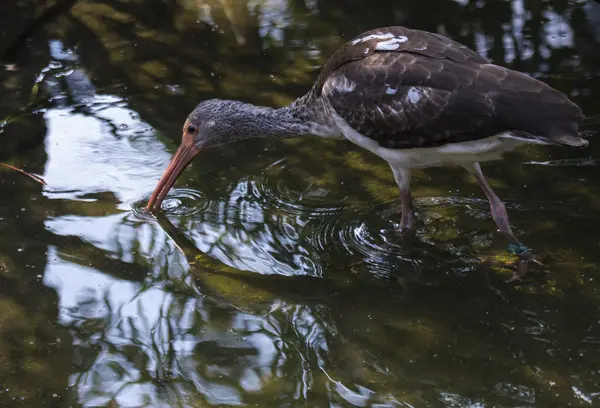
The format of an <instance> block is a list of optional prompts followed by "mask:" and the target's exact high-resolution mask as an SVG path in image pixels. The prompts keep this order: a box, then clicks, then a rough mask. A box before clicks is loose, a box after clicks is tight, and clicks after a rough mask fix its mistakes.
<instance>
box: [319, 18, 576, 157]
mask: <svg viewBox="0 0 600 408" xmlns="http://www.w3.org/2000/svg"><path fill="white" fill-rule="evenodd" d="M386 30H390V31H386ZM357 39H358V40H356V39H355V40H353V41H351V42H349V43H348V44H346V45H345V46H344V47H342V49H340V51H339V52H338V53H336V55H334V56H333V57H332V59H331V60H330V61H328V63H327V64H326V67H325V70H324V72H323V74H322V75H324V76H325V79H324V80H322V84H321V85H320V86H321V87H320V88H318V90H319V91H320V92H321V94H322V96H323V97H325V98H327V100H328V101H329V103H330V104H331V106H332V107H333V109H334V110H335V111H336V112H337V114H338V115H339V116H341V117H342V118H343V119H344V120H345V121H346V122H348V124H349V125H350V126H351V127H352V128H354V129H355V130H357V131H358V132H360V133H361V134H363V135H365V136H367V137H369V138H371V139H374V140H376V141H377V142H378V143H379V144H380V145H382V146H384V147H388V148H398V149H406V148H416V147H434V146H440V145H443V144H446V143H454V142H463V141H469V140H477V139H482V138H486V137H489V136H492V135H495V134H498V133H501V132H506V131H512V132H518V133H519V134H520V135H521V136H523V137H534V138H543V139H549V141H551V139H553V136H555V135H556V136H558V135H560V134H576V132H577V128H578V122H579V121H580V119H581V118H582V114H581V110H580V109H579V108H578V107H577V106H576V105H574V104H573V103H571V102H570V101H569V99H568V98H567V97H566V96H565V95H564V94H562V93H560V92H558V91H556V90H554V89H552V88H550V87H549V86H547V85H545V84H544V83H542V82H540V81H537V80H535V79H533V78H531V77H529V76H527V75H524V74H521V73H518V72H515V71H511V70H508V69H505V68H502V67H499V66H496V65H492V64H489V63H488V62H487V60H485V59H484V58H482V57H480V56H479V55H478V54H476V53H475V52H473V51H471V50H469V49H468V48H466V47H464V46H462V45H460V44H457V43H455V42H452V41H450V40H448V39H446V38H444V37H442V36H437V35H435V34H428V33H423V32H420V31H415V30H407V29H403V28H389V29H380V30H377V31H374V32H368V33H365V34H362V35H361V36H359V37H357ZM353 42H354V43H353ZM382 43H383V46H382V45H381V44H382ZM361 47H367V48H368V49H369V51H368V52H364V50H362V51H361ZM371 48H373V49H371ZM377 48H379V49H377ZM392 48H393V49H392ZM361 55H362V56H361ZM332 67H335V68H332ZM328 69H330V71H329V72H328V73H327V74H326V73H325V71H326V70H328ZM320 79H322V78H320ZM319 84H320V82H318V83H317V86H319Z"/></svg>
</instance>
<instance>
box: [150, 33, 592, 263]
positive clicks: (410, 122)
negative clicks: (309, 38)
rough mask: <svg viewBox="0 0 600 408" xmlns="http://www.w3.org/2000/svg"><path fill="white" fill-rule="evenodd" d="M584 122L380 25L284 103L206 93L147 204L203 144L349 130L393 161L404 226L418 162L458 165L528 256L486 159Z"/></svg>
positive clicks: (573, 109)
mask: <svg viewBox="0 0 600 408" xmlns="http://www.w3.org/2000/svg"><path fill="white" fill-rule="evenodd" d="M582 119H583V114H582V112H581V109H579V107H578V106H577V105H575V104H574V103H572V102H571V101H570V100H569V99H568V98H567V96H566V95H564V94H563V93H561V92H559V91H557V90H555V89H553V88H551V87H550V86H548V85H546V84H544V83H542V82H540V81H538V80H536V79H534V78H532V77H530V76H528V75H525V74H522V73H519V72H516V71H512V70H510V69H507V68H503V67H500V66H498V65H494V64H491V63H490V62H489V61H488V60H487V59H485V58H483V57H482V56H481V55H479V54H477V53H476V52H474V51H472V50H471V49H469V48H467V47H466V46H464V45H461V44H459V43H457V42H454V41H452V40H450V39H448V38H446V37H444V36H442V35H439V34H434V33H429V32H425V31H419V30H411V29H408V28H404V27H386V28H379V29H375V30H372V31H368V32H365V33H363V34H361V35H359V36H358V37H356V38H354V39H352V40H351V41H349V42H348V43H346V44H345V45H344V46H342V47H341V48H340V49H339V50H338V51H337V52H336V53H335V54H334V55H333V56H332V57H331V58H330V59H329V60H328V61H327V62H326V63H325V66H324V68H323V70H322V72H321V73H320V75H319V77H318V79H317V81H316V83H315V85H314V86H313V87H312V89H311V90H310V91H309V92H308V93H307V94H306V95H304V96H302V97H301V98H299V99H297V100H296V101H294V102H293V103H292V104H291V105H289V106H286V107H283V108H280V109H272V108H267V107H261V106H254V105H250V104H246V103H242V102H239V101H231V100H217V99H212V100H206V101H203V102H201V103H200V104H199V105H198V106H197V107H196V108H195V109H194V110H193V112H192V113H190V114H189V116H188V117H187V119H186V121H185V123H184V126H183V137H182V141H181V146H180V147H179V149H178V150H177V152H176V153H175V155H174V157H173V159H172V160H171V163H170V164H169V166H168V167H167V169H166V170H165V172H164V174H163V176H162V178H161V179H160V181H159V183H158V185H157V186H156V189H155V190H154V193H153V194H152V197H151V198H150V200H149V202H148V205H147V207H146V210H147V211H150V212H154V211H157V210H158V209H159V208H160V205H161V203H162V201H163V199H164V198H165V196H166V195H167V193H168V192H169V190H170V189H171V187H172V186H173V184H174V183H175V180H176V179H177V177H178V176H179V174H180V173H181V172H182V171H183V170H184V168H185V167H186V166H187V165H188V164H189V163H190V162H191V160H192V159H193V158H194V157H196V155H198V153H200V151H202V150H203V149H206V148H209V147H213V146H220V145H224V144H227V143H232V142H235V141H238V140H243V139H249V138H257V137H268V136H278V137H302V136H310V135H314V136H319V137H324V138H339V139H343V138H345V139H348V140H350V141H351V142H353V143H355V144H357V145H359V146H361V147H362V148H364V149H367V150H369V151H371V152H373V153H375V154H376V155H378V156H379V157H381V158H383V159H384V160H386V161H387V162H388V163H389V165H390V167H391V169H392V172H393V174H394V178H395V179H396V183H397V184H398V187H399V188H400V198H401V203H402V217H401V222H400V225H399V228H400V229H401V230H406V229H410V228H411V227H413V225H414V221H415V216H414V212H413V206H412V197H411V192H410V175H411V169H413V168H425V167H433V166H443V165H452V164H454V165H460V166H462V167H464V168H465V169H466V170H467V171H468V172H469V173H471V174H473V175H474V176H475V178H476V179H477V181H478V183H479V185H480V186H481V188H482V189H483V192H484V193H485V195H486V197H487V199H488V200H489V202H490V207H491V213H492V217H493V219H494V221H495V222H496V224H497V225H498V228H499V230H500V231H501V232H502V233H504V234H505V235H506V236H507V237H508V238H509V240H510V241H511V242H512V245H514V246H515V248H517V250H516V252H518V253H520V255H521V257H522V258H523V259H527V260H532V259H533V258H532V257H531V255H530V253H529V251H528V250H527V249H526V248H525V247H524V246H523V245H522V244H520V243H519V241H518V240H517V238H516V237H515V235H514V234H513V232H512V230H511V227H510V223H509V219H508V215H507V213H506V208H505V207H504V204H503V203H502V201H501V200H500V199H499V198H498V196H497V195H496V194H495V193H494V191H493V190H492V189H491V187H490V186H489V184H488V183H487V181H486V179H485V177H484V175H483V173H482V171H481V168H480V166H479V163H480V162H482V161H488V160H494V159H499V158H501V157H502V155H503V153H505V152H507V151H510V150H513V149H514V148H516V147H517V146H518V145H521V144H525V143H542V144H554V145H560V146H568V147H585V146H587V145H588V141H587V140H585V139H583V138H581V137H580V136H579V135H578V127H579V123H580V122H581V120H582Z"/></svg>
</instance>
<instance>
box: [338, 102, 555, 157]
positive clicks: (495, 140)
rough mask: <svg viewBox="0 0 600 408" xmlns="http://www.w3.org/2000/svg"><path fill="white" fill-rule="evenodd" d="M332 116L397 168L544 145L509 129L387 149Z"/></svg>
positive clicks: (355, 138) (347, 134)
mask: <svg viewBox="0 0 600 408" xmlns="http://www.w3.org/2000/svg"><path fill="white" fill-rule="evenodd" d="M333 118H334V120H335V122H336V124H337V125H338V126H339V127H340V129H341V130H342V133H343V134H344V136H345V137H346V139H348V140H350V141H351V142H353V143H355V144H357V145H358V146H360V147H362V148H363V149H366V150H369V151H370V152H373V153H375V154H376V155H377V156H379V157H381V158H383V159H384V160H386V161H387V162H388V163H389V164H390V165H391V166H392V167H395V168H425V167H437V166H445V165H451V164H456V165H462V164H470V163H474V162H483V161H490V160H497V159H500V158H501V157H502V155H503V154H504V153H506V152H509V151H511V150H514V149H515V148H516V147H517V146H519V145H522V144H527V143H529V144H531V143H538V144H539V143H542V144H543V142H541V141H537V140H530V139H522V138H518V137H516V136H513V135H511V134H510V133H508V132H507V133H500V134H498V135H495V136H491V137H488V138H485V139H480V140H474V141H470V142H461V143H451V144H446V145H442V146H438V147H427V148H416V149H404V150H398V149H388V148H385V147H381V146H380V145H379V143H377V142H376V141H375V140H373V139H370V138H368V137H366V136H363V135H362V134H361V133H359V132H357V131H356V130H354V129H353V128H352V127H350V125H349V124H348V122H346V121H345V120H344V119H342V118H341V117H340V116H339V115H337V114H335V113H333Z"/></svg>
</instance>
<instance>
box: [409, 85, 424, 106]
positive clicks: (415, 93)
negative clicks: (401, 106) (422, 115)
mask: <svg viewBox="0 0 600 408" xmlns="http://www.w3.org/2000/svg"><path fill="white" fill-rule="evenodd" d="M421 96H422V95H421V91H419V89H417V88H415V87H414V86H411V87H410V88H409V89H408V93H407V94H406V100H407V101H408V102H410V103H412V104H415V105H416V104H417V103H419V101H420V100H421Z"/></svg>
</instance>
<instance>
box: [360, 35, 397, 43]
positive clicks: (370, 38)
mask: <svg viewBox="0 0 600 408" xmlns="http://www.w3.org/2000/svg"><path fill="white" fill-rule="evenodd" d="M387 38H394V34H392V33H387V34H371V35H365V36H364V37H360V38H357V39H356V40H354V41H352V45H356V44H358V43H361V42H365V41H370V40H375V39H377V40H385V39H387Z"/></svg>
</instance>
